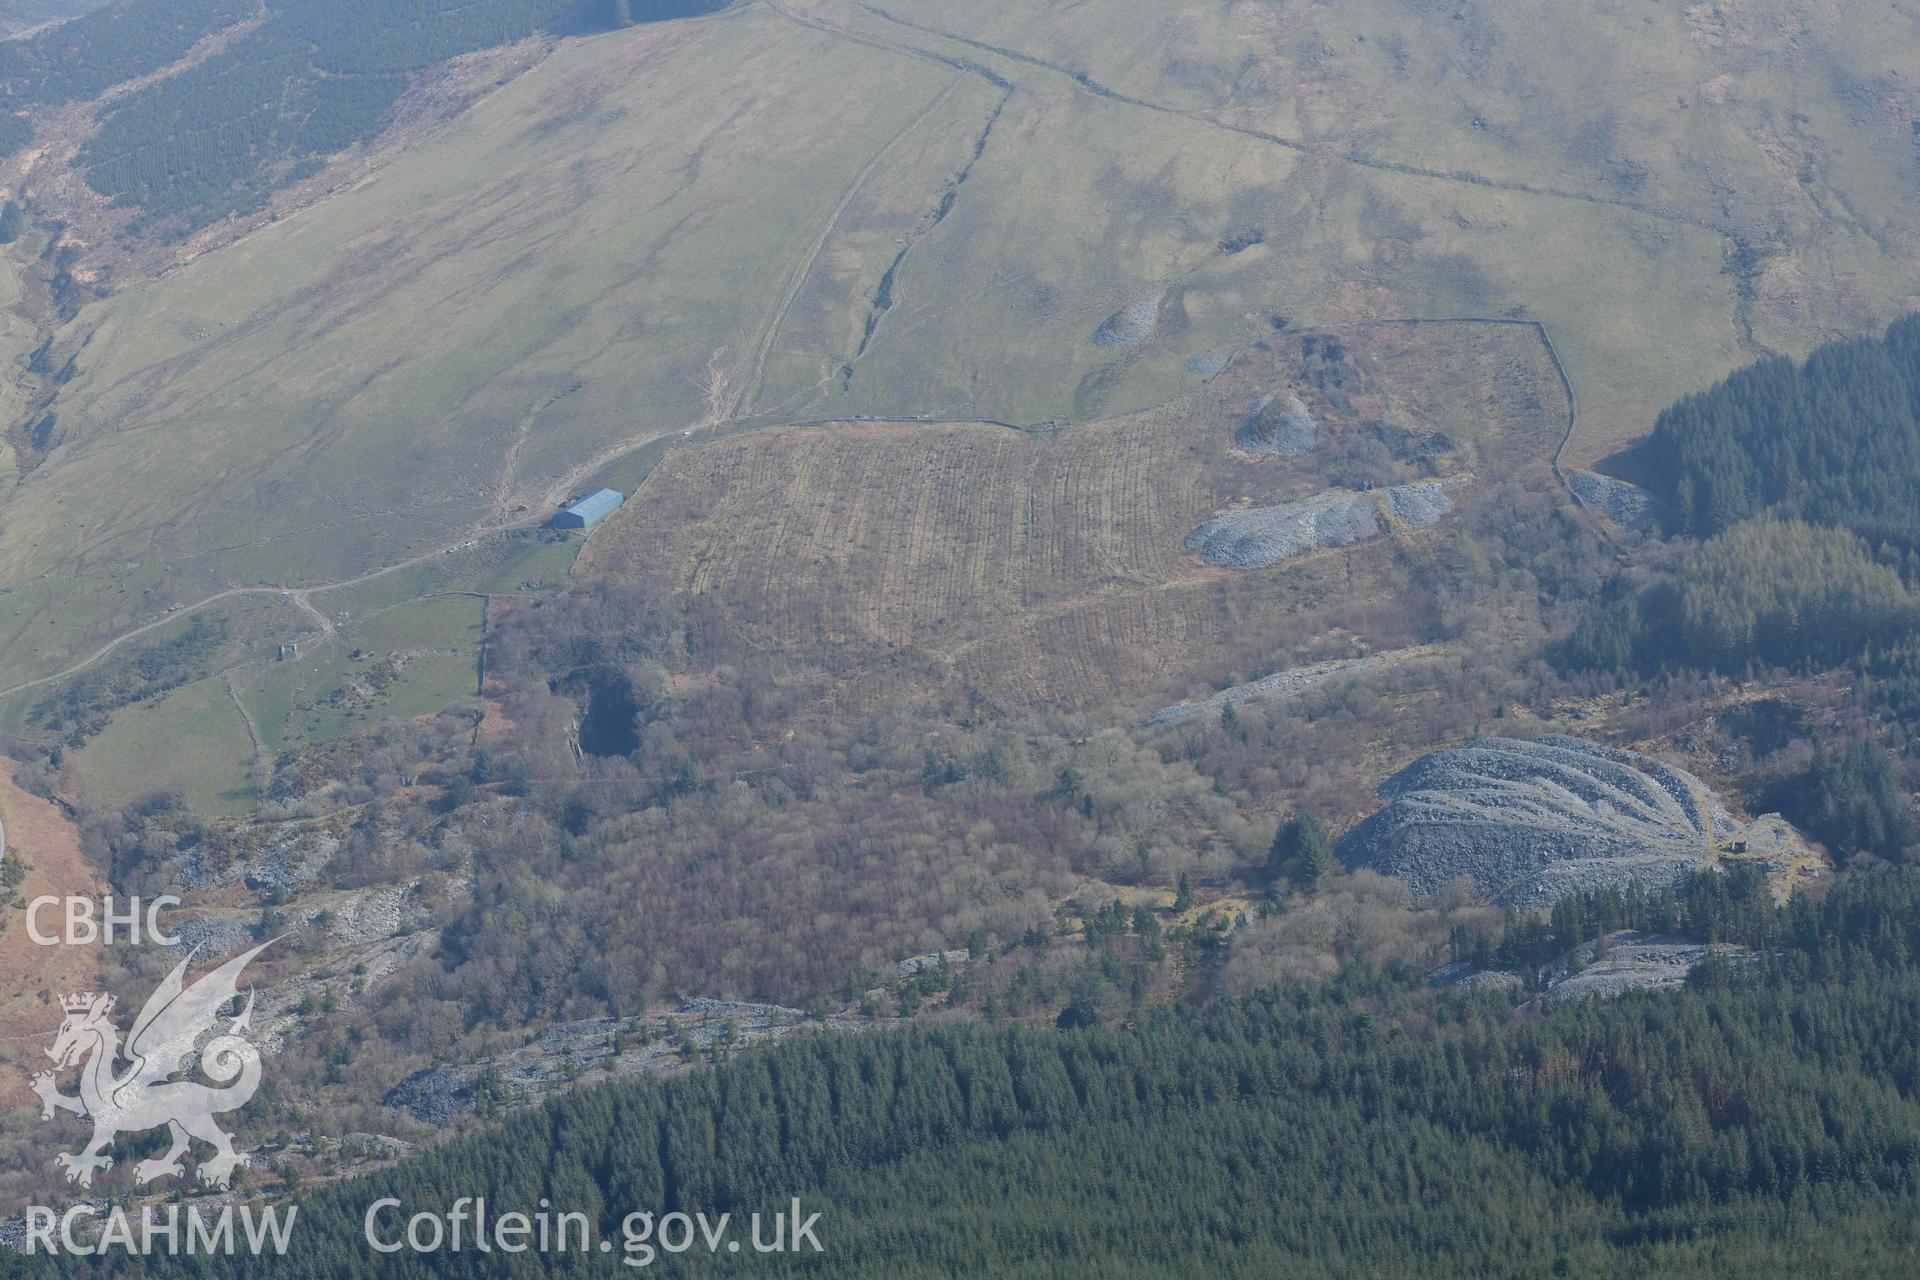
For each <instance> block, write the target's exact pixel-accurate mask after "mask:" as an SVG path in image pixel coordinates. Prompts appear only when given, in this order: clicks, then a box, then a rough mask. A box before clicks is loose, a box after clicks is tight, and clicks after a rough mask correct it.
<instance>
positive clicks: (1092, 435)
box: [577, 324, 1566, 706]
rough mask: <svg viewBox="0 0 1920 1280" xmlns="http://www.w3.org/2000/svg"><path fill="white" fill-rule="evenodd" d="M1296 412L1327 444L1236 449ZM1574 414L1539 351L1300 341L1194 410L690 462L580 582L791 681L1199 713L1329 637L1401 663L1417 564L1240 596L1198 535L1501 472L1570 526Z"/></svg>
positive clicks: (1353, 338)
mask: <svg viewBox="0 0 1920 1280" xmlns="http://www.w3.org/2000/svg"><path fill="white" fill-rule="evenodd" d="M1329 350H1332V351H1334V352H1336V353H1337V354H1338V356H1339V358H1338V359H1337V360H1333V361H1331V362H1329V361H1328V360H1327V359H1326V358H1325V355H1326V352H1328V351H1329ZM1309 352H1311V353H1312V354H1309ZM1284 387H1291V388H1293V390H1294V393H1295V394H1297V395H1300V396H1301V397H1302V398H1303V399H1305V400H1308V401H1310V402H1311V404H1312V405H1313V406H1314V409H1315V411H1316V412H1317V413H1318V414H1319V415H1320V418H1321V421H1322V426H1323V437H1324V438H1323V442H1322V444H1321V446H1320V447H1319V448H1317V449H1316V450H1314V451H1313V452H1312V453H1310V454H1309V455H1307V456H1305V457H1302V458H1297V459H1287V458H1282V457H1276V456H1271V455H1269V456H1256V455H1253V454H1250V453H1247V452H1245V451H1243V450H1241V449H1239V448H1238V447H1236V446H1235V444H1234V433H1235V431H1236V429H1237V428H1239V427H1240V426H1241V425H1242V424H1243V423H1244V422H1245V421H1246V419H1247V417H1248V415H1249V413H1250V412H1251V409H1252V407H1253V406H1254V405H1255V404H1256V403H1258V402H1259V401H1260V400H1261V399H1262V397H1263V396H1265V395H1267V394H1268V393H1269V392H1271V391H1273V390H1274V389H1275V388H1284ZM1565 412H1566V411H1565V400H1564V396H1563V394H1562V392H1561V390H1560V387H1559V383H1558V380H1557V377H1556V375H1555V374H1554V372H1553V370H1552V367H1551V364H1550V362H1549V361H1548V358H1547V355H1546V352H1545V350H1544V348H1543V346H1542V345H1541V343H1540V340H1539V337H1538V335H1537V333H1536V331H1535V330H1533V329H1532V328H1531V327H1529V326H1524V325H1488V324H1459V325H1437V326H1419V327H1415V326H1407V325H1391V324H1389V325H1373V326H1363V327H1359V328H1356V329H1353V330H1349V331H1344V332H1341V333H1337V334H1336V333H1309V334H1287V335H1281V336H1277V337H1275V338H1273V339H1271V340H1269V341H1266V342H1263V343H1260V344H1256V345H1254V346H1251V347H1249V348H1247V349H1245V350H1243V351H1242V352H1240V353H1239V354H1238V355H1237V356H1236V357H1235V358H1234V360H1233V362H1232V363H1231V364H1230V365H1229V366H1228V368H1227V369H1226V370H1225V371H1223V372H1222V373H1221V374H1220V375H1219V376H1218V377H1216V378H1215V379H1214V380H1213V381H1211V382H1210V383H1208V384H1207V385H1206V386H1205V387H1204V388H1202V389H1201V390H1199V391H1197V392H1194V393H1192V394H1189V395H1186V396H1182V397H1180V398H1178V399H1176V400H1173V401H1171V402H1169V403H1168V404H1165V405H1163V406H1160V407H1158V408H1154V409H1149V410H1145V411H1142V412H1139V413H1135V414H1129V415H1126V416H1123V417H1119V418H1114V419H1109V420H1106V421H1101V422H1093V423H1086V424H1081V425H1078V426H1074V427H1071V428H1067V429H1065V430H1060V431H1056V432H1046V433H1027V432H1020V431H1016V430H1012V429H1009V428H1006V427H1000V426H992V425H985V424H939V425H935V424H916V423H874V422H854V423H842V424H837V425H830V426H822V427H808V428H786V429H778V430H773V431H768V432H762V433H758V434H752V435H745V436H741V437H737V438H735V439H731V440H727V441H722V442H719V443H716V444H712V445H708V446H705V447H703V448H699V449H694V450H688V451H686V452H683V453H680V454H677V455H675V456H674V457H673V458H671V459H670V460H669V461H668V462H667V463H666V464H664V465H663V466H662V467H661V468H660V470H659V471H657V472H656V473H655V474H654V476H653V477H652V478H651V479H650V480H649V482H648V483H647V485H646V486H645V487H644V488H643V489H642V490H641V492H640V494H639V495H638V498H637V500H636V501H634V502H633V503H631V504H629V506H628V507H627V508H626V509H624V510H622V511H621V512H620V513H619V514H618V515H617V516H615V517H614V518H613V519H611V520H610V521H609V522H608V524H607V527H606V528H605V530H604V531H603V532H602V533H601V534H600V535H598V536H597V537H596V539H595V540H594V541H593V542H591V543H590V544H589V546H588V549H587V551H586V553H585V554H584V555H583V556H582V559H581V561H580V564H579V566H578V569H577V572H578V573H579V574H580V575H582V576H584V577H589V578H590V577H591V576H593V575H595V574H605V575H612V576H620V577H630V578H635V579H639V580H643V581H647V582H651V583H656V584H658V585H659V586H660V587H661V588H662V589H664V590H669V591H674V592H681V593H685V594H687V595H690V596H695V595H697V596H706V597H710V598H711V599H713V600H715V601H717V602H719V603H720V605H721V606H722V607H723V609H724V610H725V612H726V615H727V616H728V618H729V619H730V620H731V622H732V623H733V625H734V626H735V628H736V630H737V633H738V636H739V638H740V640H741V642H742V643H743V645H744V646H746V648H747V649H748V650H751V651H752V652H753V653H754V654H755V655H756V656H757V658H758V659H759V660H764V661H771V662H774V663H775V664H776V665H777V664H781V663H787V664H793V665H796V666H801V665H812V664H821V665H824V666H826V667H828V668H834V669H837V668H840V667H842V666H850V665H852V663H853V660H854V659H855V657H856V656H857V657H859V658H860V661H859V664H858V665H859V666H860V667H861V668H862V669H863V670H864V671H868V672H883V671H886V670H888V669H890V668H893V667H897V666H899V665H901V664H903V663H904V664H906V665H909V666H912V665H914V664H915V663H920V664H923V665H928V666H929V668H930V670H932V671H933V672H936V673H940V674H937V675H936V676H935V679H936V680H938V681H944V680H947V679H952V680H956V681H957V682H958V683H959V684H960V685H961V686H964V687H965V688H966V689H967V690H968V691H969V692H970V694H971V695H972V696H975V697H978V698H981V699H983V700H984V701H986V702H987V703H989V704H993V705H1007V704H1029V705H1060V706H1086V705H1091V704H1097V703H1106V702H1111V701H1114V700H1116V699H1117V700H1121V701H1131V700H1134V699H1137V698H1144V697H1158V696H1160V695H1161V694H1163V693H1168V692H1171V693H1175V694H1177V693H1180V692H1182V691H1183V690H1184V689H1186V688H1187V687H1188V685H1189V684H1190V683H1191V682H1192V681H1194V680H1196V679H1207V678H1213V677H1215V676H1216V670H1215V669H1216V668H1219V669H1220V671H1221V673H1224V671H1225V670H1226V669H1227V668H1229V667H1233V666H1234V664H1236V663H1238V664H1246V665H1247V666H1257V665H1262V664H1267V663H1278V664H1280V665H1285V663H1286V662H1287V661H1289V660H1291V659H1292V658H1293V657H1295V656H1298V655H1299V653H1300V652H1303V651H1304V647H1305V646H1308V645H1310V644H1313V643H1315V642H1317V641H1319V637H1318V636H1317V633H1318V632H1320V631H1323V630H1326V629H1327V627H1328V625H1333V626H1335V627H1336V628H1340V627H1344V629H1345V630H1346V631H1347V632H1349V633H1355V632H1369V631H1372V632H1376V633H1377V634H1373V635H1362V636H1361V637H1360V639H1361V641H1362V642H1363V643H1387V642H1390V641H1397V640H1399V639H1401V638H1402V637H1401V635H1400V628H1398V627H1397V626H1396V624H1394V623H1392V622H1391V621H1389V620H1388V619H1387V616H1386V615H1389V614H1391V612H1392V597H1393V595H1394V590H1395V588H1394V584H1395V582H1396V581H1397V579H1398V577H1399V575H1400V572H1401V571H1400V570H1398V569H1396V565H1397V564H1398V563H1400V562H1401V561H1402V560H1403V559H1404V555H1405V554H1406V553H1405V551H1404V549H1403V547H1402V545H1401V544H1402V541H1403V539H1402V538H1399V537H1390V538H1387V539H1383V540H1381V541H1379V542H1377V543H1375V544H1372V545H1367V546H1358V547H1353V548H1348V549H1345V550H1341V551H1322V552H1317V553H1311V554H1309V555H1307V556H1304V557H1302V558H1299V559H1297V560H1293V561H1289V562H1287V563H1284V564H1282V565H1279V566H1277V567H1275V568H1274V569H1271V570H1260V571H1234V570H1226V569H1219V568H1215V567H1212V566H1209V565H1205V564H1203V563H1201V562H1200V561H1199V560H1198V558H1197V557H1194V556H1191V555H1189V554H1187V553H1186V552H1185V551H1184V550H1183V549H1182V546H1181V540H1182V538H1183V537H1184V536H1185V535H1186V534H1187V532H1188V531H1189V530H1190V529H1192V528H1193V527H1194V526H1195V525H1197V524H1199V523H1200V522H1202V521H1204V520H1205V519H1207V518H1208V517H1210V516H1212V515H1213V514H1214V513H1215V512H1216V511H1217V510H1219V509H1222V508H1226V507H1232V506H1236V505H1260V504H1267V503H1274V502H1280V501H1286V500H1289V499H1293V498H1298V497H1301V496H1304V495H1306V494H1309V493H1312V492H1315V491H1317V490H1320V489H1323V488H1325V487H1327V486H1328V485H1329V484H1336V483H1343V482H1344V483H1352V482H1355V481H1357V480H1358V479H1360V478H1363V477H1364V478H1366V479H1376V480H1382V481H1384V480H1388V479H1396V478H1402V477H1405V476H1411V475H1440V476H1455V477H1459V478H1460V480H1461V481H1462V482H1463V483H1458V484H1456V485H1455V486H1454V488H1455V490H1456V491H1457V492H1458V493H1460V494H1461V495H1462V500H1463V501H1464V502H1466V503H1467V504H1469V505H1471V503H1472V501H1473V497H1472V495H1473V494H1474V493H1475V492H1476V490H1477V489H1478V487H1479V486H1478V485H1477V483H1476V482H1475V480H1474V477H1475V476H1477V475H1479V474H1485V473H1491V474H1498V475H1503V476H1511V475H1519V476H1522V477H1527V476H1531V478H1532V480H1531V483H1532V485H1533V488H1534V490H1535V491H1536V492H1537V493H1538V494H1539V497H1540V500H1541V501H1554V500H1556V499H1555V497H1554V496H1553V495H1554V493H1555V491H1554V490H1552V489H1551V481H1550V471H1549V469H1548V466H1547V462H1548V459H1549V457H1550V456H1551V454H1552V452H1553V450H1554V449H1555V447H1556V446H1557V445H1558V444H1559V442H1560V438H1561V436H1562V434H1563V433H1564V430H1565V424H1566V418H1565ZM1441 437H1444V439H1445V440H1446V441H1447V446H1446V448H1445V449H1444V451H1441V450H1439V449H1437V448H1436V447H1434V446H1432V445H1428V446H1427V447H1426V448H1425V449H1424V450H1423V449H1422V448H1421V447H1420V445H1421V442H1431V441H1435V440H1437V439H1439V438H1441ZM1408 537H1409V538H1410V539H1411V540H1412V541H1417V540H1418V536H1417V535H1408ZM889 655H890V657H889ZM876 678H881V677H876ZM1162 700H1163V701H1164V700H1167V699H1165V698H1163V699H1162Z"/></svg>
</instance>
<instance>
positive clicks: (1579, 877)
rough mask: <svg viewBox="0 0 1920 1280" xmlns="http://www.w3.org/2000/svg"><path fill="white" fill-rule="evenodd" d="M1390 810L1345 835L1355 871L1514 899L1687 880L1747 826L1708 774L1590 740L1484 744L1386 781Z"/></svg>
mask: <svg viewBox="0 0 1920 1280" xmlns="http://www.w3.org/2000/svg"><path fill="white" fill-rule="evenodd" d="M1380 798H1381V799H1383V800H1385V801H1386V802H1387V804H1386V807H1385V808H1383V809H1381V810H1379V811H1378V812H1377V813H1374V814H1373V815H1372V816H1371V817H1368V818H1367V819H1365V820H1364V821H1363V822H1361V823H1360V824H1359V825H1358V826H1356V827H1354V828H1353V830H1351V831H1349V832H1348V833H1347V834H1346V835H1345V836H1344V837H1342V838H1341V840H1340V843H1339V845H1338V848H1337V852H1338V854H1339V856H1340V859H1341V861H1342V862H1344V863H1345V864H1346V865H1348V866H1350V867H1355V868H1359V867H1366V868H1368V869H1370V870H1373V871H1377V872H1380V873H1382V874H1383V875H1390V876H1395V877H1398V878H1399V879H1401V880H1404V881H1406V882H1407V883H1408V884H1409V885H1411V886H1412V887H1413V889H1414V891H1415V892H1416V893H1420V894H1430V893H1432V892H1433V891H1434V890H1436V889H1438V888H1439V887H1440V886H1441V885H1443V884H1445V883H1447V882H1448V881H1449V880H1452V879H1454V878H1455V877H1457V876H1462V875H1465V876H1470V877H1472V879H1473V883H1474V886H1475V888H1476V889H1477V890H1478V891H1479V893H1480V895H1481V896H1483V897H1485V898H1488V899H1490V900H1492V901H1493V902H1496V903H1499V904H1501V905H1507V906H1515V907H1537V906H1545V905H1548V904H1550V903H1552V902H1554V901H1556V900H1558V899H1560V898H1562V897H1564V896H1565V895H1567V894H1569V893H1572V892H1574V891H1575V890H1582V889H1598V888H1603V887H1607V886H1615V887H1620V888H1625V887H1626V886H1627V885H1628V884H1630V883H1635V882H1638V883H1639V884H1641V885H1642V886H1644V887H1646V888H1649V889H1652V888H1661V887H1667V886H1671V885H1674V884H1676V883H1678V882H1679V881H1681V880H1683V879H1685V878H1686V876H1687V875H1688V874H1689V873H1690V872H1691V871H1692V870H1693V869H1694V868H1695V867H1696V866H1698V865H1700V863H1701V862H1702V860H1703V859H1704V858H1705V856H1706V854H1707V852H1708V851H1709V850H1710V849H1712V848H1713V847H1715V846H1716V845H1717V844H1718V843H1719V842H1721V841H1723V840H1725V839H1727V838H1728V837H1729V836H1730V835H1731V834H1732V833H1733V832H1734V831H1735V830H1736V829H1738V828H1739V827H1740V826H1741V825H1742V824H1740V823H1739V822H1737V821H1736V820H1735V818H1734V817H1733V815H1732V814H1730V813H1729V812H1728V811H1727V810H1726V809H1725V808H1724V807H1722V806H1721V805H1720V804H1719V803H1718V802H1717V801H1716V800H1714V798H1713V795H1712V793H1711V792H1710V791H1709V790H1708V789H1707V787H1706V785H1705V784H1704V783H1702V782H1701V781H1700V780H1699V779H1697V778H1695V777H1693V776H1692V775H1691V774H1688V773H1686V772H1684V771H1682V770H1679V769H1675V768H1673V767H1672V766H1671V765H1665V764H1662V763H1660V762H1659V761H1658V760H1654V759H1651V758H1649V757H1647V756H1643V755H1638V754H1636V753H1634V752H1631V751H1621V750H1617V749H1615V748H1612V747H1603V746H1600V745H1599V744H1597V743H1592V742H1586V741H1583V740H1582V739H1579V738H1569V737H1558V736H1556V737H1546V738H1541V739H1540V740H1539V741H1537V742H1521V741H1517V740H1515V739H1512V738H1483V739H1481V740H1479V741H1477V742H1474V743H1471V744H1469V745H1467V746H1464V747H1456V748H1452V749H1449V750H1445V751H1436V752H1434V753H1432V754H1431V755H1427V756H1423V757H1421V758H1420V759H1419V760H1416V761H1414V762H1413V763H1412V764H1410V765H1408V766H1407V767H1406V768H1404V769H1402V770H1401V771H1400V772H1398V773H1396V774H1394V775H1393V776H1392V777H1391V778H1388V779H1387V780H1386V782H1384V783H1382V784H1381V787H1380Z"/></svg>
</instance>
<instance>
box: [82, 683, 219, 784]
mask: <svg viewBox="0 0 1920 1280" xmlns="http://www.w3.org/2000/svg"><path fill="white" fill-rule="evenodd" d="M73 759H74V765H75V767H76V769H77V770H78V771H79V774H80V780H81V782H82V783H83V784H84V786H85V787H86V791H87V796H88V798H89V799H90V800H92V801H93V802H94V803H96V804H99V805H102V806H104V807H109V808H110V807H112V806H114V805H116V804H121V803H124V802H125V801H128V800H131V799H133V798H134V797H136V796H139V795H143V794H145V793H147V792H149V791H178V792H179V793H180V794H181V795H182V796H184V797H185V798H186V800H187V802H188V803H189V804H191V805H192V806H193V807H194V808H195V809H196V810H198V811H200V812H202V813H248V812H251V811H252V809H253V807H254V802H255V799H256V797H255V794H254V777H253V752H252V750H251V749H250V748H249V746H248V738H247V726H246V721H245V720H244V719H242V718H241V715H240V709H239V708H238V707H237V706H235V705H234V702H233V699H232V697H231V695H229V694H228V692H227V685H226V682H225V681H224V680H222V679H220V678H218V677H214V678H211V679H207V680H200V681H196V682H195V683H193V684H190V685H185V686H183V687H181V688H179V689H176V690H174V691H173V692H172V693H169V694H167V695H165V696H164V697H161V698H158V699H156V700H154V701H152V702H148V703H145V704H142V705H140V706H137V707H131V708H128V709H127V710H125V711H123V712H121V713H120V714H119V715H117V716H115V717H114V721H113V724H112V725H111V726H109V727H108V729H107V730H106V732H104V733H102V734H100V735H99V736H98V737H96V738H94V739H92V740H91V741H89V742H88V743H87V745H86V746H85V747H83V748H81V749H80V750H79V751H78V752H76V753H74V757H73Z"/></svg>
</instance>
